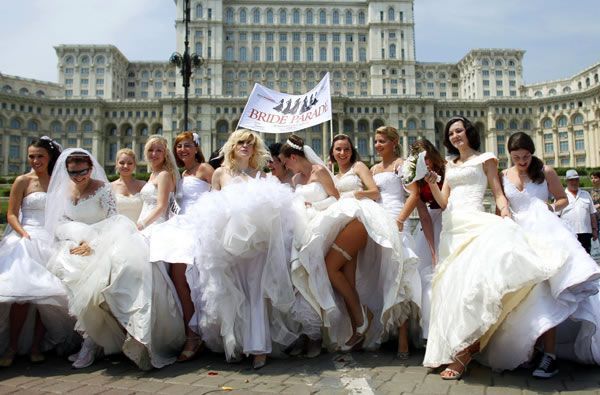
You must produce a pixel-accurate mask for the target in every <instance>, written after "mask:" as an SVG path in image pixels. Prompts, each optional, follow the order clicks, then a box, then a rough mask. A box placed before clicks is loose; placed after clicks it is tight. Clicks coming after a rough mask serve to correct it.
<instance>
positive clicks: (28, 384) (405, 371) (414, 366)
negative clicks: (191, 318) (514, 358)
mask: <svg viewBox="0 0 600 395" xmlns="http://www.w3.org/2000/svg"><path fill="white" fill-rule="evenodd" d="M422 358H423V353H422V352H416V353H415V354H414V355H413V356H411V358H410V359H409V360H408V361H398V360H396V359H394V356H393V353H392V352H391V351H386V350H383V351H379V352H375V353H369V352H357V353H352V354H327V353H325V354H323V355H321V356H319V357H318V358H315V359H303V358H293V359H285V360H283V359H269V361H268V364H267V366H266V367H265V368H263V369H261V370H258V371H256V370H253V369H252V368H251V364H250V360H249V359H247V360H244V361H243V362H242V363H239V364H228V363H226V362H225V361H224V359H223V357H222V356H221V355H218V354H211V353H206V354H204V355H202V356H200V358H198V359H197V360H194V361H191V362H188V363H185V364H175V365H172V366H168V367H166V368H164V369H161V370H153V371H149V372H143V371H140V370H139V369H137V368H136V366H135V365H133V364H132V363H131V362H130V361H128V360H127V359H126V358H124V357H122V356H112V357H108V358H103V359H101V360H99V361H97V362H96V363H95V364H94V365H92V366H91V367H89V368H87V369H82V370H73V369H71V367H70V365H69V363H68V362H67V361H66V360H64V359H61V358H58V357H54V356H50V355H49V356H48V359H47V361H46V362H45V363H43V364H40V365H32V364H31V363H29V361H28V360H27V359H26V358H21V359H18V360H17V361H16V362H15V365H14V366H12V367H10V368H4V369H1V370H0V395H4V394H42V393H56V394H71V395H78V394H86V395H87V394H91V395H95V394H102V395H110V394H119V395H121V394H149V393H157V394H220V393H228V394H273V393H282V394H297V395H304V394H306V395H309V394H311V395H312V394H356V395H374V394H407V395H413V394H445V395H459V394H473V395H526V394H527V395H529V394H537V393H546V394H569V395H578V394H586V395H592V394H593V395H600V367H597V366H582V365H577V364H573V363H569V362H561V365H560V373H559V374H558V375H557V376H556V377H554V378H552V379H549V380H538V379H534V378H533V377H531V375H530V372H528V371H526V370H522V369H521V370H516V371H513V372H503V373H497V372H492V371H491V370H490V369H488V368H486V367H484V366H481V365H479V364H477V363H476V362H474V363H472V365H471V366H470V369H469V373H468V374H467V375H466V376H465V377H464V379H463V380H461V381H459V382H455V381H443V380H441V379H440V377H439V375H438V373H437V372H435V371H432V370H429V369H426V368H424V367H422V366H420V362H421V359H422Z"/></svg>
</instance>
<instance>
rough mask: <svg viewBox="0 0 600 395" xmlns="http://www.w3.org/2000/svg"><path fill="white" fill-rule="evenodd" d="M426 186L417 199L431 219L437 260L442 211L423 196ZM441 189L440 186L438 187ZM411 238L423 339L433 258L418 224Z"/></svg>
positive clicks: (425, 329) (426, 331)
mask: <svg viewBox="0 0 600 395" xmlns="http://www.w3.org/2000/svg"><path fill="white" fill-rule="evenodd" d="M427 187H428V186H427V185H421V192H420V196H419V198H420V199H421V201H423V202H424V203H425V204H426V205H427V212H428V213H429V216H430V217H431V225H432V228H433V244H434V246H435V253H436V256H437V257H438V258H439V242H440V233H441V231H442V210H441V209H440V208H439V206H438V205H437V203H436V202H435V200H434V199H433V197H432V196H430V193H429V194H428V195H425V194H424V193H423V189H424V188H427ZM440 187H441V186H440ZM413 237H414V240H415V254H417V256H418V257H419V274H420V276H421V291H422V292H421V313H422V316H421V330H422V332H421V336H422V338H423V339H427V337H429V317H430V314H431V281H432V279H433V273H434V271H435V268H434V265H433V257H432V256H431V249H430V247H429V242H428V241H427V238H426V237H425V233H424V232H423V227H422V225H421V224H420V223H419V224H417V226H416V227H415V230H414V233H413Z"/></svg>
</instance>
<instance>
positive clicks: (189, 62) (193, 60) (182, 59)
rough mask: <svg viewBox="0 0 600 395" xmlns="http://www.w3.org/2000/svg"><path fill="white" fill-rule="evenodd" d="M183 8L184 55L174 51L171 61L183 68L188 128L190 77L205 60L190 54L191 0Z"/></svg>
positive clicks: (185, 113)
mask: <svg viewBox="0 0 600 395" xmlns="http://www.w3.org/2000/svg"><path fill="white" fill-rule="evenodd" d="M184 1H185V3H184V10H183V17H184V19H183V21H184V23H185V41H184V50H183V55H181V54H179V53H178V52H174V53H173V55H171V58H170V59H169V62H170V63H171V64H173V65H175V66H177V67H179V68H180V69H181V77H183V124H184V130H188V129H189V127H188V106H189V103H188V101H189V99H188V94H189V89H190V78H191V77H192V70H193V69H195V68H197V67H200V66H201V65H202V63H204V60H203V59H202V58H201V57H200V56H199V55H198V54H195V53H193V54H190V41H189V33H190V30H189V27H188V25H189V22H190V0H184Z"/></svg>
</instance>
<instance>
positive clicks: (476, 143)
mask: <svg viewBox="0 0 600 395" xmlns="http://www.w3.org/2000/svg"><path fill="white" fill-rule="evenodd" d="M458 121H460V122H462V123H463V126H464V127H465V134H466V136H467V140H468V141H469V147H471V148H473V149H474V150H476V151H479V147H480V146H481V139H480V138H479V133H478V132H477V129H475V126H473V124H472V123H471V121H469V120H468V119H467V118H465V117H463V116H458V117H452V118H450V120H448V123H446V127H445V128H444V147H446V150H448V153H449V154H451V155H459V152H458V149H456V147H455V146H453V145H452V143H451V142H450V136H448V132H449V131H450V126H452V125H453V124H455V123H456V122H458Z"/></svg>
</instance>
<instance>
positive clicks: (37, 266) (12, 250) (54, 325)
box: [0, 225, 78, 353]
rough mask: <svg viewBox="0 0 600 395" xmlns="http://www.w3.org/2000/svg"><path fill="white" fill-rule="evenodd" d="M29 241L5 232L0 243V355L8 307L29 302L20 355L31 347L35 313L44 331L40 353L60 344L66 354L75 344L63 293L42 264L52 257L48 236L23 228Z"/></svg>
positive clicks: (41, 230)
mask: <svg viewBox="0 0 600 395" xmlns="http://www.w3.org/2000/svg"><path fill="white" fill-rule="evenodd" d="M23 227H24V228H25V230H26V231H27V233H28V234H29V236H30V237H31V238H30V239H26V238H22V237H21V236H19V235H18V234H17V233H16V232H14V231H10V232H8V233H7V234H6V235H5V236H4V238H3V240H2V242H1V243H0V352H4V350H5V349H6V347H7V346H8V342H9V329H10V319H9V314H10V308H11V305H12V304H13V303H31V304H32V307H31V308H30V310H31V311H30V314H29V315H30V318H29V319H28V320H27V321H26V323H25V326H24V327H23V329H22V331H21V336H20V339H19V349H18V351H19V352H20V353H27V352H28V351H29V348H30V347H31V341H32V336H33V330H34V324H35V319H34V318H35V312H36V311H37V312H39V313H40V319H41V320H42V323H43V324H44V327H45V328H46V334H45V337H44V341H43V343H42V345H41V348H42V351H45V350H48V349H50V348H53V347H54V346H56V345H60V346H61V348H62V350H64V351H65V352H68V351H69V350H70V349H71V348H73V347H74V346H76V344H77V343H78V336H76V335H75V333H74V332H73V326H74V324H75V320H73V319H72V318H71V317H69V314H68V302H67V291H66V289H65V287H64V286H63V284H62V283H61V281H60V280H59V279H58V278H57V277H56V276H55V275H53V274H52V273H51V272H50V271H48V269H47V268H46V265H47V263H48V260H49V259H50V257H51V256H52V242H53V240H52V237H50V235H49V234H48V232H47V231H46V230H45V229H44V227H43V226H34V225H24V226H23Z"/></svg>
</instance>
